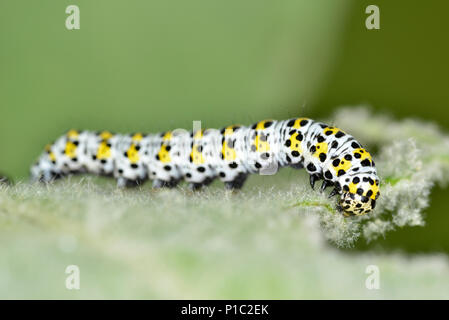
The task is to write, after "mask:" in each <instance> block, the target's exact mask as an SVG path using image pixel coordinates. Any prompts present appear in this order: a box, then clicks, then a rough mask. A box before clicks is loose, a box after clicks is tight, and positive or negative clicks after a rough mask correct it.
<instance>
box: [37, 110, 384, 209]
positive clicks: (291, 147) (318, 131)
mask: <svg viewBox="0 0 449 320" xmlns="http://www.w3.org/2000/svg"><path fill="white" fill-rule="evenodd" d="M284 166H291V167H293V168H306V170H307V171H308V173H309V174H310V175H311V179H310V182H311V185H312V186H313V185H314V184H315V181H316V180H318V179H323V180H324V181H323V185H322V186H321V190H324V189H325V188H326V187H328V186H331V185H333V186H334V189H333V191H332V192H331V196H333V195H336V194H339V195H340V198H339V202H338V208H340V209H341V210H342V211H343V213H344V214H345V215H362V214H366V213H367V212H369V211H371V210H372V209H373V208H374V206H375V204H376V200H377V198H378V197H379V178H378V176H377V173H376V169H375V167H374V161H373V160H372V158H371V155H370V154H369V152H368V151H366V150H365V149H363V147H362V146H361V144H360V143H358V142H357V141H355V139H354V138H353V137H352V136H350V135H349V134H347V133H345V132H343V131H342V130H340V129H338V128H335V127H330V126H327V125H325V124H323V123H320V122H316V121H313V120H311V119H307V118H296V119H289V120H285V121H275V120H265V121H260V122H257V123H255V124H253V125H252V126H249V127H244V126H235V125H234V126H229V127H225V128H223V129H221V130H215V129H207V130H200V131H197V132H188V131H185V130H175V131H167V132H163V133H159V134H148V135H145V134H141V133H134V134H131V135H129V134H128V135H126V134H124V135H121V134H112V133H110V132H108V131H103V132H89V131H77V130H70V131H68V132H67V133H66V134H64V135H63V136H61V137H60V138H58V139H57V140H56V141H55V142H54V143H52V144H49V145H47V147H46V148H45V152H44V153H43V154H42V155H41V156H40V158H39V160H38V161H37V162H36V163H35V164H34V165H33V166H32V168H31V176H32V179H33V180H35V181H42V182H50V181H52V180H55V179H57V178H59V177H63V176H66V175H69V174H73V173H80V172H88V173H93V174H98V175H106V176H113V177H115V179H117V183H118V186H120V187H125V186H132V185H138V184H140V183H142V182H144V181H145V180H147V179H150V180H153V187H155V188H159V187H174V186H176V185H177V184H178V183H179V182H180V181H181V180H185V181H187V182H188V183H189V186H190V187H191V188H192V189H198V188H200V187H202V186H205V185H208V184H209V183H210V182H211V181H212V180H214V179H215V178H218V179H220V180H221V181H222V182H224V184H225V186H226V188H233V189H238V188H241V187H242V186H243V184H244V182H245V180H246V177H247V176H248V174H250V173H263V174H274V173H276V172H277V170H278V168H279V167H284Z"/></svg>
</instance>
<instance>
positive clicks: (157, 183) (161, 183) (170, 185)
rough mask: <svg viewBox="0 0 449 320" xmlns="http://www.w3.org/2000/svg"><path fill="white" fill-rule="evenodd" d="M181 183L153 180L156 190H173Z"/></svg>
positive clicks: (173, 180)
mask: <svg viewBox="0 0 449 320" xmlns="http://www.w3.org/2000/svg"><path fill="white" fill-rule="evenodd" d="M178 183H179V180H175V179H172V180H170V181H165V180H160V179H156V180H153V188H154V189H160V188H169V189H172V188H174V187H176V186H177V185H178Z"/></svg>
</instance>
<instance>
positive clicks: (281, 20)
mask: <svg viewBox="0 0 449 320" xmlns="http://www.w3.org/2000/svg"><path fill="white" fill-rule="evenodd" d="M70 4H76V5H78V6H79V8H80V11H81V29H80V30H72V31H69V30H67V29H66V28H65V19H66V17H67V14H66V13H65V8H66V7H67V6H68V5H70ZM369 4H376V5H378V6H379V8H380V25H381V29H380V30H367V29H366V28H365V19H366V17H367V14H365V8H366V7H367V6H368V5H369ZM448 12H449V2H447V1H437V0H434V1H428V2H425V3H424V2H423V1H381V0H376V1H363V0H353V1H351V0H338V1H333V0H326V1H324V0H315V1H308V0H307V1H306V0H304V1H300V0H286V1H276V2H275V1H269V0H250V1H241V0H240V1H236V0H231V1H209V0H189V1H181V0H171V1H162V0H151V1H148V0H130V1H124V0H120V1H111V0H96V1H89V0H70V1H66V0H63V1H62V0H61V1H56V0H52V1H50V0H41V1H32V2H31V1H23V0H14V1H13V0H4V1H1V2H0V14H1V18H0V27H1V28H0V46H1V47H0V108H1V109H0V110H1V111H0V119H1V125H0V148H1V149H0V150H3V151H2V152H1V153H0V171H1V172H4V173H6V174H7V175H9V176H11V177H12V178H14V179H15V180H17V179H22V178H26V177H27V174H28V167H29V165H30V164H31V163H32V162H33V161H34V160H35V158H36V157H37V156H38V155H39V153H40V152H41V150H42V147H43V146H44V145H45V144H46V143H47V142H49V141H51V140H53V139H54V138H55V137H57V136H58V135H60V134H61V133H62V132H63V131H65V130H66V129H67V128H70V127H74V128H82V129H103V128H105V129H111V130H115V131H122V132H129V131H146V132H156V131H161V130H165V129H168V128H176V127H184V128H189V127H190V126H191V123H192V120H201V121H202V123H203V126H205V127H220V126H222V125H225V124H228V123H235V122H238V123H243V124H249V123H251V122H253V121H256V120H258V119H262V118H267V117H268V118H280V119H281V118H287V117H291V116H298V115H301V116H309V117H314V118H315V117H321V118H324V117H329V116H331V114H332V112H333V111H334V110H336V108H337V107H338V106H341V105H358V104H369V105H371V106H372V107H373V108H374V109H375V110H378V111H379V112H388V113H391V114H393V115H395V116H397V117H410V116H412V117H419V118H422V119H427V120H431V121H434V122H436V123H438V124H440V125H441V126H442V127H444V128H445V129H448V128H449V62H448V57H449V43H448V40H447V35H448V31H449V30H448V29H449V28H448V26H447V22H446V20H447V15H448ZM446 193H447V190H441V189H436V190H435V192H434V193H433V195H432V204H431V208H429V210H428V218H427V221H428V226H427V227H426V228H407V229H404V230H400V231H398V232H394V233H391V234H389V236H388V237H387V239H385V240H379V241H377V242H376V243H373V244H370V245H369V246H368V245H364V244H361V245H360V247H359V249H375V248H377V247H381V248H389V249H391V250H395V249H398V248H399V249H405V250H408V251H413V252H418V251H446V252H449V235H448V233H447V228H446V226H448V225H449V214H448V212H447V205H446V202H445V200H446V199H445V195H446Z"/></svg>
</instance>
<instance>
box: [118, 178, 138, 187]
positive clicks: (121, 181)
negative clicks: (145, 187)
mask: <svg viewBox="0 0 449 320" xmlns="http://www.w3.org/2000/svg"><path fill="white" fill-rule="evenodd" d="M143 182H144V180H142V179H137V180H130V179H126V178H124V177H119V178H117V187H119V188H134V187H138V186H140V185H142V184H143Z"/></svg>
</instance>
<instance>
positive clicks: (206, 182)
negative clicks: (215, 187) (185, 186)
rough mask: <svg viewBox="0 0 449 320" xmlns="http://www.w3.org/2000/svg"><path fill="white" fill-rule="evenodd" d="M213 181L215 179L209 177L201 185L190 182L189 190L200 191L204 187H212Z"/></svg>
mask: <svg viewBox="0 0 449 320" xmlns="http://www.w3.org/2000/svg"><path fill="white" fill-rule="evenodd" d="M213 181H214V179H212V178H209V177H208V178H206V179H204V181H203V182H200V183H198V182H190V183H189V189H190V190H192V191H195V190H199V189H201V188H202V187H206V186H208V185H210V184H211V183H212V182H213Z"/></svg>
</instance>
